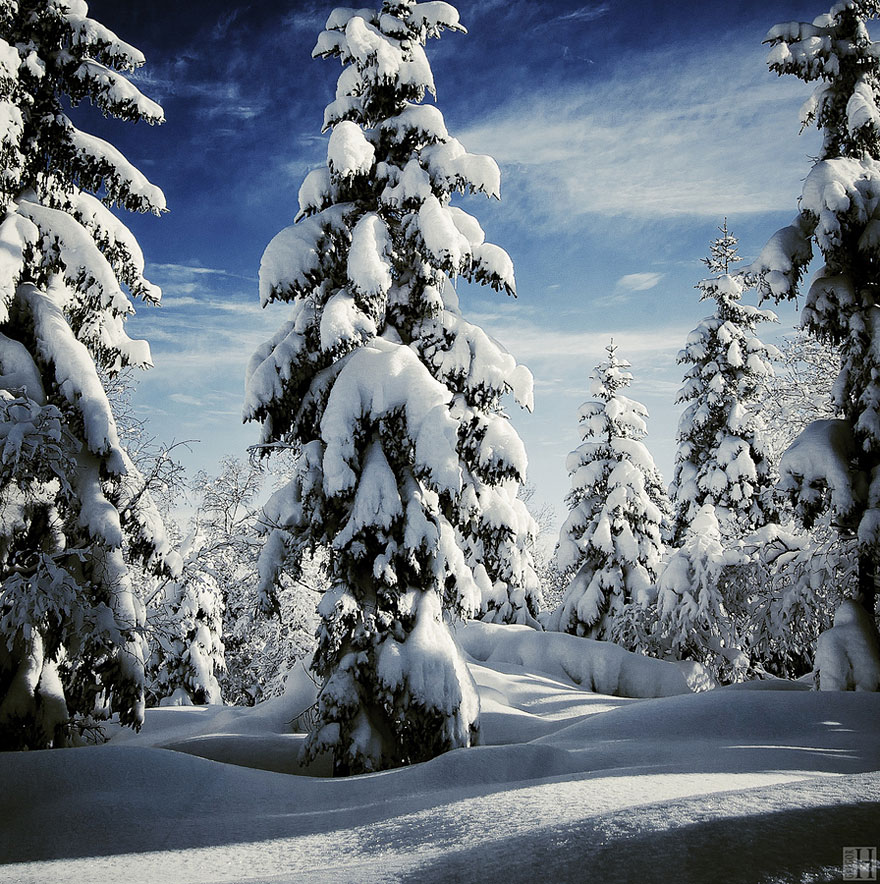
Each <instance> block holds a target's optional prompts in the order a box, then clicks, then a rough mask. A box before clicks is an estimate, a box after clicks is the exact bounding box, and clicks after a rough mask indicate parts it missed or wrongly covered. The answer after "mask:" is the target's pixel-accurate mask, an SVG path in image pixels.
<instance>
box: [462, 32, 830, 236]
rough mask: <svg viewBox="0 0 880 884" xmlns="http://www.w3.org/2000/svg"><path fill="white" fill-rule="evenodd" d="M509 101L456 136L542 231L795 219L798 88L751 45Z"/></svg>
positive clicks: (670, 53) (644, 64)
mask: <svg viewBox="0 0 880 884" xmlns="http://www.w3.org/2000/svg"><path fill="white" fill-rule="evenodd" d="M711 71H715V72H719V73H722V74H723V75H722V76H718V77H714V76H711V77H710V75H709V72H711ZM707 84H711V85H707ZM512 94H513V96H514V97H512V98H511V99H510V100H509V101H508V102H507V103H505V104H504V105H502V106H501V107H499V108H498V110H497V111H496V112H495V113H493V114H491V115H489V116H488V117H487V118H484V119H483V120H481V121H480V122H478V123H477V124H475V125H474V126H472V127H471V128H470V130H469V131H464V132H460V133H458V134H459V137H460V138H461V140H462V141H463V142H464V143H465V145H466V146H467V147H468V149H470V150H473V151H480V152H485V153H488V154H491V155H492V156H494V157H495V158H496V159H497V160H498V161H499V162H500V163H501V164H502V166H503V167H504V172H505V180H506V186H505V200H506V201H507V203H508V206H509V207H510V210H511V211H513V212H516V213H517V214H519V213H521V212H522V211H523V210H526V211H528V212H529V214H530V215H532V216H533V217H537V218H538V219H541V220H543V221H544V223H545V225H547V226H551V225H552V226H558V225H559V224H563V223H566V222H570V221H571V219H572V218H577V217H583V216H587V215H601V216H629V217H636V218H657V217H675V216H679V217H685V216H691V217H693V216H697V217H700V216H711V217H718V216H720V215H724V214H726V215H735V214H740V213H759V212H768V211H777V210H781V209H786V208H791V209H792V211H794V209H795V203H796V198H797V194H798V193H799V192H800V187H799V184H800V179H801V178H802V177H803V174H804V173H805V172H806V169H807V159H806V156H805V155H806V154H808V153H809V152H810V151H811V149H814V148H815V144H816V142H815V140H814V138H812V137H806V136H805V137H802V138H800V139H799V138H798V136H797V132H798V108H799V105H800V104H801V103H802V102H803V101H804V100H805V99H806V97H807V91H806V89H805V88H804V86H803V84H801V83H797V82H790V81H788V80H786V79H781V80H780V79H778V78H771V77H770V75H769V74H768V73H767V71H766V68H765V66H764V63H763V57H762V50H761V47H760V46H758V47H757V48H756V47H753V46H746V47H742V46H731V47H729V48H728V49H726V50H720V51H719V49H718V46H717V44H716V43H711V44H707V47H706V48H702V49H700V50H695V51H691V52H690V54H688V53H685V52H683V51H682V50H681V49H679V48H676V49H674V50H670V49H664V50H656V51H654V52H650V53H642V54H640V55H639V57H638V58H631V59H630V58H622V59H621V60H620V62H619V64H618V67H617V68H616V69H615V70H614V71H613V72H610V73H609V74H607V75H606V76H603V77H601V78H600V77H599V76H591V78H590V79H589V80H581V81H579V82H578V83H576V84H566V85H562V86H558V87H549V88H545V89H543V90H541V91H540V92H536V91H534V90H529V89H523V90H515V91H513V90H512Z"/></svg>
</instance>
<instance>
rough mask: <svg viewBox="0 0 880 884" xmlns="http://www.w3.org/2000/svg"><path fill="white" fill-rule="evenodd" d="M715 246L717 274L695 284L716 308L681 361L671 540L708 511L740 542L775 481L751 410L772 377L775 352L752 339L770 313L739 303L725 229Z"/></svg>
mask: <svg viewBox="0 0 880 884" xmlns="http://www.w3.org/2000/svg"><path fill="white" fill-rule="evenodd" d="M719 230H720V232H721V236H720V237H718V238H717V239H715V240H714V241H713V242H712V244H711V246H710V253H709V257H708V258H704V259H703V261H704V263H705V264H706V265H707V266H708V268H709V270H710V271H711V272H712V273H713V274H715V275H714V276H713V277H712V278H710V279H704V280H702V281H701V282H699V283H698V284H697V288H698V289H699V290H700V292H701V300H707V299H712V300H714V301H715V303H716V308H715V312H714V313H713V314H712V316H709V317H707V318H706V319H704V320H702V321H701V322H700V324H699V325H698V326H697V327H696V328H695V329H694V330H693V331H692V332H691V333H690V335H688V339H687V343H686V345H685V348H684V349H683V350H682V351H681V352H680V353H679V354H678V362H679V364H684V365H687V366H688V369H687V371H686V372H685V376H684V384H683V386H682V388H681V390H680V391H679V394H678V399H677V400H676V402H678V403H686V404H687V408H686V409H685V411H684V413H683V414H682V416H681V420H680V421H679V425H678V450H677V452H676V458H675V469H674V473H673V477H672V483H671V484H670V487H669V496H670V498H671V500H672V505H673V508H674V518H673V526H672V539H673V542H674V543H675V544H676V545H680V544H682V543H683V542H684V539H685V537H686V535H687V532H688V528H689V526H690V524H691V522H692V521H693V520H694V518H695V517H696V515H697V513H698V512H699V511H700V510H701V509H702V508H703V507H704V506H705V505H706V504H710V505H712V506H714V507H715V509H716V516H717V519H718V522H719V524H720V526H721V530H722V534H723V535H724V536H725V537H728V538H729V537H734V536H741V535H742V534H744V533H748V532H750V531H752V530H753V529H755V528H757V527H759V526H761V525H763V524H765V523H766V522H767V520H768V518H769V517H770V516H771V514H772V508H773V507H772V501H771V499H770V493H769V492H770V490H771V488H772V485H773V482H774V479H775V477H774V476H773V473H772V469H771V466H770V460H769V457H768V447H767V442H766V440H765V433H764V427H763V422H762V420H761V417H760V412H759V411H758V410H757V409H756V408H755V407H754V406H755V401H756V399H758V397H759V395H760V393H761V391H762V390H763V389H765V384H766V382H767V379H768V378H770V377H772V376H773V366H772V364H771V361H770V360H771V359H773V358H774V357H775V356H777V355H778V351H777V350H776V348H775V347H772V346H768V345H766V344H763V343H762V342H761V341H760V339H759V338H758V337H757V335H756V334H755V329H756V327H757V325H758V323H759V322H767V321H771V322H772V321H775V320H776V317H775V316H774V315H773V313H771V312H770V311H769V310H759V309H758V308H756V307H751V306H749V305H747V304H742V303H740V298H741V297H742V293H743V281H742V278H741V277H739V276H737V275H735V274H734V273H733V272H732V269H733V268H732V265H733V264H735V263H736V262H737V261H739V260H740V258H739V256H738V255H737V254H736V246H737V241H736V237H734V236H733V235H732V234H731V233H730V231H729V230H728V229H727V220H726V219H725V221H724V225H723V226H722V227H720V228H719Z"/></svg>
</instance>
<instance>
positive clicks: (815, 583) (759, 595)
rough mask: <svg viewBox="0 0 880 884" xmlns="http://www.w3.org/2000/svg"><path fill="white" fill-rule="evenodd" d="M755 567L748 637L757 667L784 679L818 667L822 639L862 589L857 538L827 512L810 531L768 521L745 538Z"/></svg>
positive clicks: (748, 553) (746, 550)
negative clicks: (845, 535)
mask: <svg viewBox="0 0 880 884" xmlns="http://www.w3.org/2000/svg"><path fill="white" fill-rule="evenodd" d="M744 551H745V553H746V554H747V555H748V556H749V559H750V561H751V563H752V567H753V568H754V570H753V571H752V572H751V573H752V578H753V579H752V582H751V587H750V596H749V617H748V620H749V623H748V627H747V641H748V646H749V652H750V656H751V658H752V661H753V662H754V664H755V665H756V666H760V667H761V668H763V669H764V670H766V671H767V672H769V673H770V674H772V675H776V676H779V677H782V678H797V677H800V676H802V675H806V674H807V673H809V672H811V671H812V670H813V666H814V662H813V661H814V656H815V651H816V640H817V639H818V637H819V635H820V634H821V633H822V632H824V631H825V630H826V629H828V628H830V626H831V622H832V616H833V613H834V611H835V609H836V608H837V607H838V605H839V604H840V602H841V600H842V599H843V598H844V597H845V596H846V595H847V594H852V593H854V592H855V591H856V589H857V579H858V565H857V561H858V557H857V554H856V552H857V551H856V544H855V541H854V540H853V539H841V538H840V537H839V535H838V532H837V531H836V530H835V529H834V528H833V527H832V526H831V525H830V520H829V518H828V514H827V513H826V514H825V515H824V516H823V517H822V518H821V519H820V520H819V521H818V522H817V523H816V524H815V525H814V526H813V527H812V528H811V529H810V530H809V531H807V530H805V529H803V528H799V527H797V526H795V525H794V524H788V525H786V526H781V525H777V524H772V523H771V524H768V525H765V526H764V527H763V528H760V529H759V530H758V531H756V532H755V533H754V534H753V535H751V536H750V537H747V538H746V539H745V546H744Z"/></svg>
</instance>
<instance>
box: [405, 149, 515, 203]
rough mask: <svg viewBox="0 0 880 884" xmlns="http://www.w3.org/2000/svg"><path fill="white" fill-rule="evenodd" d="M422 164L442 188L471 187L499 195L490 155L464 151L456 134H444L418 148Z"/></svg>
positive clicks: (495, 167)
mask: <svg viewBox="0 0 880 884" xmlns="http://www.w3.org/2000/svg"><path fill="white" fill-rule="evenodd" d="M421 157H422V160H423V161H424V162H425V163H426V164H427V166H426V168H427V169H428V172H429V173H430V174H431V177H432V178H433V179H435V180H436V181H437V182H438V183H440V184H441V186H442V187H443V188H444V189H445V190H450V191H451V190H458V191H468V190H474V191H477V192H478V193H485V194H486V195H487V196H492V197H495V198H496V199H500V197H501V171H500V169H499V168H498V164H497V163H496V162H495V160H493V159H492V157H489V156H483V155H481V154H471V153H468V152H467V151H466V150H465V149H464V147H463V146H462V144H461V142H460V141H458V139H456V138H446V139H443V140H442V141H441V143H439V144H431V145H428V146H427V147H425V148H423V149H422V151H421Z"/></svg>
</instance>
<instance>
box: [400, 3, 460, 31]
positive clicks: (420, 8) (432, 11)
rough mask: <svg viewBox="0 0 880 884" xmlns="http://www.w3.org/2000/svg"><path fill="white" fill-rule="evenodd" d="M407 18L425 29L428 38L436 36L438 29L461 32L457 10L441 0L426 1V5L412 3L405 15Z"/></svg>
mask: <svg viewBox="0 0 880 884" xmlns="http://www.w3.org/2000/svg"><path fill="white" fill-rule="evenodd" d="M407 18H408V19H409V20H410V21H411V22H412V23H413V24H415V25H417V26H419V27H424V28H427V30H428V35H429V36H436V34H437V33H438V32H439V30H440V28H450V29H451V30H456V31H463V30H464V28H463V27H462V26H461V24H460V22H459V17H458V10H457V9H456V8H455V7H454V6H452V5H451V4H450V3H444V2H443V0H428V2H426V3H414V4H413V5H412V6H411V7H410V9H409V10H408V13H407Z"/></svg>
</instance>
